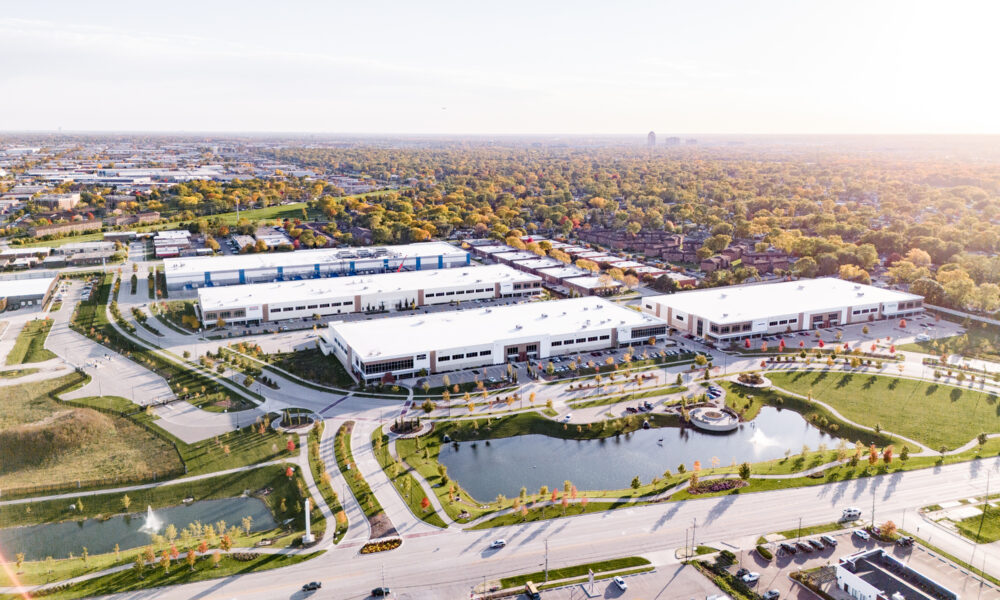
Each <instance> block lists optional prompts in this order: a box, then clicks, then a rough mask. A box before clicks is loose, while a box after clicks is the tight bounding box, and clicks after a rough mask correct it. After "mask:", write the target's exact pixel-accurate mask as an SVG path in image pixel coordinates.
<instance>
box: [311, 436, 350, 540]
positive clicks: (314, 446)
mask: <svg viewBox="0 0 1000 600" xmlns="http://www.w3.org/2000/svg"><path fill="white" fill-rule="evenodd" d="M325 425H326V424H325V423H324V422H323V421H317V422H316V423H315V424H313V427H312V429H311V430H310V431H309V468H310V469H311V470H312V476H313V480H314V481H315V482H316V487H317V488H319V493H320V494H322V495H323V500H324V501H325V502H326V505H327V506H328V507H329V508H330V512H332V513H333V516H334V518H335V519H336V521H337V531H336V533H334V536H333V543H334V544H337V543H339V542H340V540H342V539H343V538H344V535H346V534H347V527H348V521H347V513H346V512H344V507H343V506H341V504H340V498H338V497H337V492H335V491H333V486H332V485H331V484H330V474H329V473H328V472H327V470H326V464H325V463H324V462H323V459H322V458H320V456H319V441H320V439H322V437H323V428H324V426H325Z"/></svg>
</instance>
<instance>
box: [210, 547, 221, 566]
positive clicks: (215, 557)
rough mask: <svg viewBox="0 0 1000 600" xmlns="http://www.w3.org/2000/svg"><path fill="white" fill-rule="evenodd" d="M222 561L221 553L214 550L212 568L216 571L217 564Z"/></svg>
mask: <svg viewBox="0 0 1000 600" xmlns="http://www.w3.org/2000/svg"><path fill="white" fill-rule="evenodd" d="M221 561H222V553H221V552H219V551H218V550H216V551H215V552H213V553H212V568H213V569H218V568H219V563H220V562H221Z"/></svg>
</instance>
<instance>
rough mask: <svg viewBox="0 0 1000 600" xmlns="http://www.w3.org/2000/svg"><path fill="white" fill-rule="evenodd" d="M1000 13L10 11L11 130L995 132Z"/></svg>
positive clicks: (873, 9) (4, 116) (805, 5)
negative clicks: (997, 29) (997, 35)
mask: <svg viewBox="0 0 1000 600" xmlns="http://www.w3.org/2000/svg"><path fill="white" fill-rule="evenodd" d="M997 23H1000V2H995V1H992V0H982V1H979V2H973V1H968V2H963V1H956V0H949V1H947V2H940V1H937V2H931V1H924V0H916V1H914V0H911V1H899V2H895V1H893V2H888V1H887V2H879V1H877V0H864V1H854V0H836V1H833V2H820V1H818V0H816V1H812V0H795V1H767V0H745V1H743V2H725V1H711V0H705V1H683V2H670V1H665V0H664V1H655V0H653V1H649V2H629V1H617V2H608V1H607V0H604V1H600V2H590V1H585V0H578V1H567V2H546V1H545V0H529V1H520V0H503V1H500V2H477V1H475V0H460V1H455V2H444V1H413V0H398V1H396V2H381V1H377V0H362V1H360V2H359V1H352V2H346V1H344V0H326V1H322V0H316V1H313V2H304V1H294V0H282V1H281V2H273V1H268V2H257V1H255V0H243V1H236V2H228V1H216V0H201V1H200V2H189V1H187V0H171V1H169V2H136V1H135V0H131V1H129V2H112V1H102V0H87V1H79V0H73V1H67V2H57V1H46V0H36V1H32V2H23V1H15V0H0V130H26V129H45V130H51V129H56V128H58V127H62V128H63V129H64V130H158V131H176V130H182V131H283V132H317V133H319V132H323V133H354V132H358V133H452V134H453V133H509V134H516V133H635V132H639V133H644V132H646V131H648V130H650V129H652V130H655V131H656V132H657V133H658V134H660V135H666V134H669V133H687V132H691V133H1000V111H998V110H997V109H996V105H997V103H998V96H1000V93H998V92H1000V77H998V76H997V72H996V69H997V62H998V58H1000V51H998V48H1000V44H998V43H997V38H996V33H995V29H996V26H997Z"/></svg>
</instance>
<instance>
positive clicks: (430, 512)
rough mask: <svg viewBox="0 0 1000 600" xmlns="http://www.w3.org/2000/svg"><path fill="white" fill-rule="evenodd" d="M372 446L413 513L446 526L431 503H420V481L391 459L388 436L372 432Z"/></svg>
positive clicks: (421, 499) (432, 522)
mask: <svg viewBox="0 0 1000 600" xmlns="http://www.w3.org/2000/svg"><path fill="white" fill-rule="evenodd" d="M372 447H373V448H374V451H375V459H376V460H378V464H379V465H380V466H381V467H382V470H383V471H385V474H386V475H387V476H388V477H389V481H391V482H392V485H393V487H395V488H396V491H397V492H399V495H400V497H401V498H403V501H404V502H406V504H407V505H408V506H409V507H410V510H411V511H412V512H413V514H415V515H417V516H418V517H420V519H421V520H422V521H424V522H426V523H428V524H430V525H433V526H435V527H440V528H442V529H444V528H445V527H447V525H446V524H445V522H444V519H442V518H441V515H439V514H437V511H436V510H434V506H433V505H429V506H428V507H427V508H426V509H424V508H423V507H422V506H421V505H420V504H421V502H422V501H423V499H424V491H423V488H421V487H420V483H418V482H417V480H416V478H415V477H414V476H413V474H412V473H411V472H410V470H409V469H407V468H406V465H404V464H403V463H401V462H397V461H395V460H393V458H392V456H391V455H390V454H389V436H388V435H386V434H384V433H382V430H381V429H377V430H375V431H374V432H372Z"/></svg>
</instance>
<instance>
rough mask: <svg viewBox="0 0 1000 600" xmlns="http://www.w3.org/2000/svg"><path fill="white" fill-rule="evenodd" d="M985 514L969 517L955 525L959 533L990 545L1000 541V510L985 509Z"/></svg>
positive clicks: (979, 542)
mask: <svg viewBox="0 0 1000 600" xmlns="http://www.w3.org/2000/svg"><path fill="white" fill-rule="evenodd" d="M980 508H985V510H984V511H983V514H981V515H977V516H975V517H967V518H965V519H962V520H961V521H958V522H956V523H955V527H957V528H958V532H959V533H961V534H962V535H964V536H965V537H967V538H969V539H970V540H972V541H974V542H976V543H977V544H989V543H990V542H995V541H997V540H1000V508H996V507H985V506H980Z"/></svg>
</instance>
